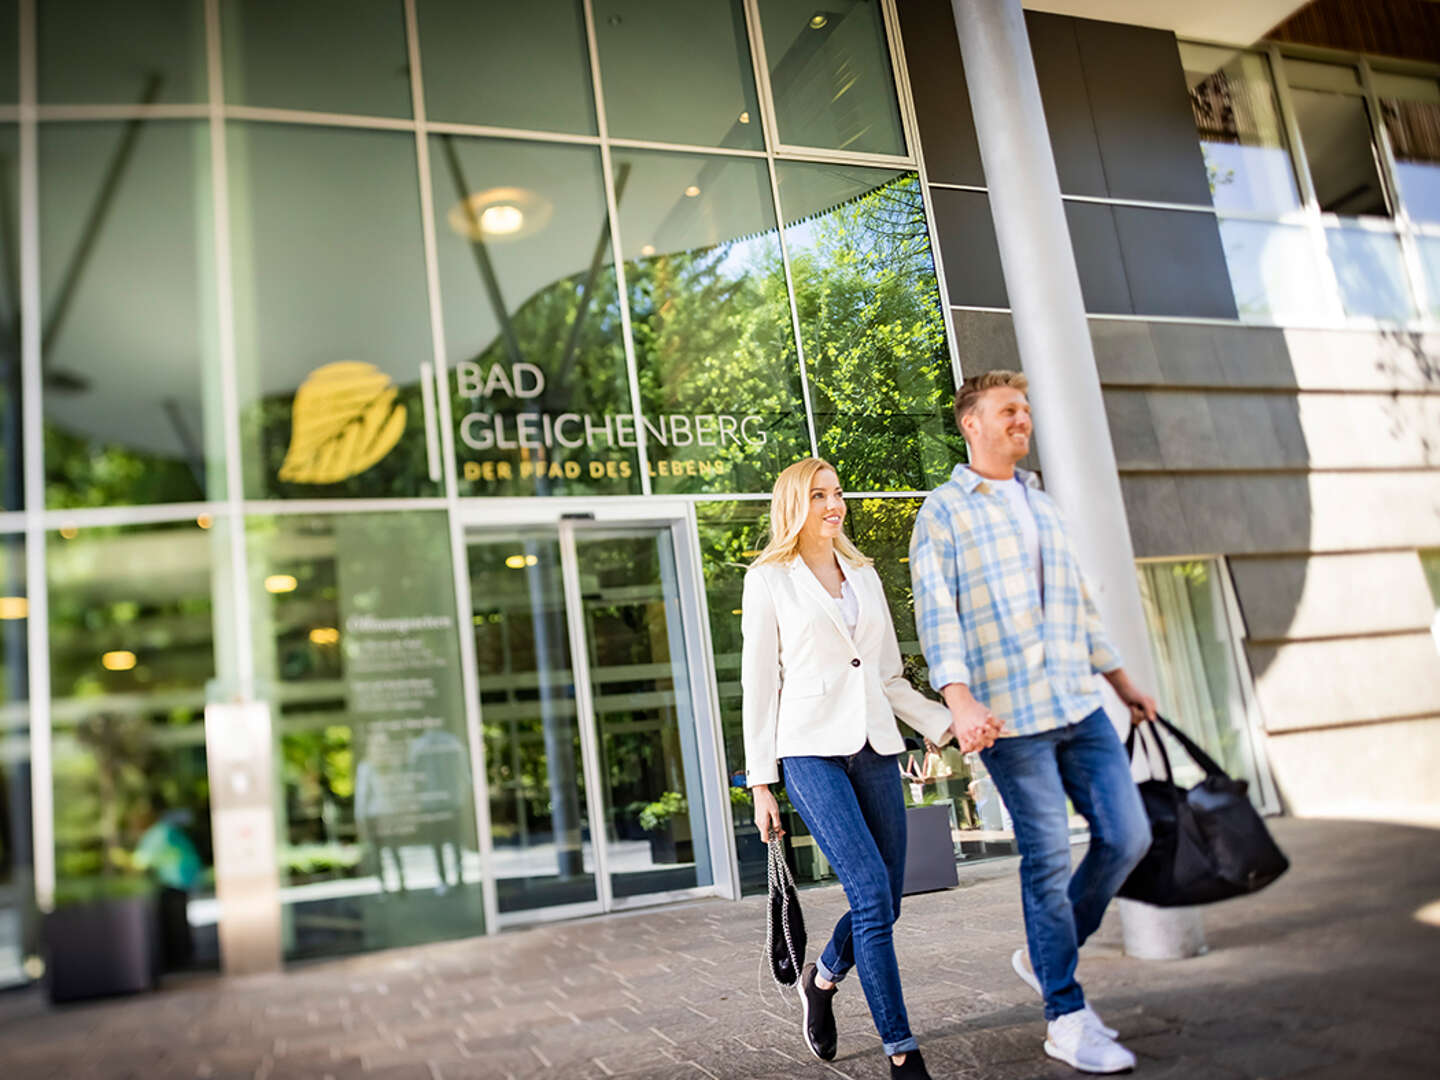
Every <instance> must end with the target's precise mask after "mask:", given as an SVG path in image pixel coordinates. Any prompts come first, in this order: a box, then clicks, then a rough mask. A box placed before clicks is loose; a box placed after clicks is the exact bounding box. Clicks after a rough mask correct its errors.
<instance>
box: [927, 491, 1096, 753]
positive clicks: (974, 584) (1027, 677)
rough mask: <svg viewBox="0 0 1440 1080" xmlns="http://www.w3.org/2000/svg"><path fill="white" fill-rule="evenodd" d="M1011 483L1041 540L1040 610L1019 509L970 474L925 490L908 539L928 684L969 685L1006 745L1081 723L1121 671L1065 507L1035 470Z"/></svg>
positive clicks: (939, 687) (937, 685)
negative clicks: (1020, 491)
mask: <svg viewBox="0 0 1440 1080" xmlns="http://www.w3.org/2000/svg"><path fill="white" fill-rule="evenodd" d="M1015 475H1016V476H1017V477H1019V479H1020V481H1021V483H1023V484H1024V485H1025V486H1026V494H1027V496H1028V497H1029V503H1030V509H1031V511H1032V512H1033V513H1034V515H1035V525H1036V528H1037V529H1038V530H1039V533H1040V559H1041V565H1042V567H1043V570H1044V578H1043V581H1044V597H1043V606H1042V597H1041V586H1040V583H1039V582H1037V581H1036V580H1035V573H1034V569H1033V567H1032V565H1031V563H1030V560H1029V558H1028V557H1027V555H1026V553H1025V545H1024V542H1023V540H1022V537H1021V532H1020V522H1019V521H1018V520H1017V519H1016V517H1015V512H1014V511H1013V510H1012V509H1011V508H1010V505H1009V503H1008V502H1007V500H1006V498H1005V496H1004V495H1003V494H1001V493H1000V492H999V491H997V490H996V489H995V487H994V485H992V484H989V483H987V482H986V480H985V478H984V477H982V476H980V474H979V473H976V472H974V471H972V470H971V469H969V468H967V467H966V466H964V465H957V466H955V470H954V472H952V473H951V474H950V479H949V480H948V481H947V482H946V483H944V484H942V485H941V486H940V487H938V488H936V489H935V490H934V491H932V492H931V493H930V496H929V498H927V499H926V500H925V505H924V506H922V507H921V508H920V513H919V516H918V517H916V519H915V531H914V532H913V533H912V534H911V536H910V577H911V580H912V582H913V583H914V586H915V622H916V625H917V627H918V628H919V631H920V644H921V646H922V647H923V648H924V650H925V660H926V662H927V663H928V664H929V665H930V683H931V685H932V686H934V687H935V689H936V690H940V689H942V688H943V687H945V686H947V685H948V684H950V683H964V684H965V685H967V686H968V687H969V688H970V693H971V694H972V695H973V696H974V697H975V700H976V701H979V702H981V703H983V704H984V705H985V706H986V707H987V708H989V710H990V711H991V712H992V713H994V714H995V716H996V718H997V719H999V720H1002V721H1003V722H1004V724H1005V727H1004V730H1003V731H1002V732H1001V735H1002V736H1014V735H1035V734H1038V733H1040V732H1042V731H1049V730H1051V729H1053V728H1057V727H1060V726H1061V725H1063V724H1074V723H1078V722H1079V721H1081V720H1083V719H1084V718H1085V717H1087V716H1089V715H1090V714H1091V713H1092V712H1094V711H1095V710H1096V709H1098V708H1100V707H1101V697H1100V688H1099V686H1098V684H1097V683H1096V681H1095V673H1096V672H1097V671H1098V672H1106V671H1113V670H1114V669H1116V668H1118V667H1119V666H1120V656H1119V654H1118V653H1117V652H1116V651H1115V648H1114V646H1113V645H1111V643H1110V640H1109V638H1108V637H1106V635H1105V628H1104V626H1103V625H1102V624H1101V621H1100V613H1099V610H1098V609H1097V608H1096V607H1095V603H1094V600H1093V599H1092V597H1091V594H1090V591H1089V589H1088V587H1087V586H1086V584H1085V578H1084V575H1083V574H1082V573H1081V570H1080V564H1079V563H1078V562H1077V561H1076V559H1075V553H1074V551H1073V550H1072V548H1071V547H1070V541H1069V539H1068V538H1067V537H1066V535H1065V524H1064V521H1063V520H1062V519H1061V517H1060V511H1059V509H1058V508H1057V507H1056V505H1055V503H1054V501H1053V500H1052V499H1051V498H1050V496H1048V495H1046V494H1045V493H1044V492H1043V491H1041V490H1040V487H1039V484H1038V482H1037V481H1036V479H1035V476H1034V474H1033V473H1029V472H1026V471H1025V470H1023V469H1016V470H1015Z"/></svg>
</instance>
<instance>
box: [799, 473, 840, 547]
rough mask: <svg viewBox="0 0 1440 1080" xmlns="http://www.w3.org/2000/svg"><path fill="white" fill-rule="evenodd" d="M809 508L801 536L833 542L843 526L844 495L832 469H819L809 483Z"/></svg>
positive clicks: (838, 479)
mask: <svg viewBox="0 0 1440 1080" xmlns="http://www.w3.org/2000/svg"><path fill="white" fill-rule="evenodd" d="M808 498H809V504H808V506H809V508H808V510H807V512H806V514H805V527H804V528H803V529H802V530H801V534H802V535H803V536H805V537H807V538H809V539H816V540H821V539H823V540H833V539H835V537H837V536H839V535H840V531H841V526H842V525H844V524H845V493H844V492H843V491H842V490H841V489H840V478H839V477H838V476H836V475H835V470H834V469H821V470H820V471H819V472H817V473H816V474H815V478H814V479H813V480H811V481H810V493H809V496H808Z"/></svg>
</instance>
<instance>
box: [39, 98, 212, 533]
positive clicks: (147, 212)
mask: <svg viewBox="0 0 1440 1080" xmlns="http://www.w3.org/2000/svg"><path fill="white" fill-rule="evenodd" d="M39 139H40V186H41V190H42V191H43V192H44V197H43V198H42V199H41V200H40V290H41V302H42V308H43V312H44V321H43V323H42V326H41V348H42V353H43V355H42V360H41V365H42V374H41V379H42V389H43V398H44V406H45V474H46V488H47V490H46V501H47V503H48V505H50V506H103V505H116V504H126V503H159V502H186V501H191V500H196V499H204V498H206V497H209V498H221V497H223V496H224V465H223V461H224V448H223V444H222V442H221V439H222V429H223V421H222V419H221V416H220V413H219V389H218V387H219V364H218V359H217V349H216V341H217V334H216V329H215V319H214V313H215V287H214V280H215V276H214V260H215V255H214V247H213V242H212V239H211V235H212V227H211V221H212V217H211V213H212V212H211V202H210V168H209V162H210V131H209V127H208V125H205V124H200V123H193V122H190V121H173V120H172V121H145V120H134V121H129V122H126V123H94V124H52V125H46V126H44V127H42V128H41V131H40V136H39Z"/></svg>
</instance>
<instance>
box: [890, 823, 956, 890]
mask: <svg viewBox="0 0 1440 1080" xmlns="http://www.w3.org/2000/svg"><path fill="white" fill-rule="evenodd" d="M905 827H906V829H907V830H908V832H909V834H910V838H909V841H908V843H907V845H906V848H905V889H904V892H905V895H906V896H909V895H910V894H912V893H922V892H933V891H934V890H936V889H949V888H951V887H953V886H955V885H957V884H959V881H960V879H959V877H958V876H957V875H956V873H955V844H954V842H953V841H952V840H951V838H950V807H949V806H948V805H947V804H945V803H936V804H935V805H933V806H912V807H910V808H909V809H908V810H906V811H905Z"/></svg>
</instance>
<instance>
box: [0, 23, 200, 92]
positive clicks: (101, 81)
mask: <svg viewBox="0 0 1440 1080" xmlns="http://www.w3.org/2000/svg"><path fill="white" fill-rule="evenodd" d="M4 8H6V9H9V18H10V19H12V20H13V18H14V15H13V11H14V6H13V5H10V4H7V5H4ZM6 14H7V12H6V11H5V10H3V9H0V17H3V16H5V15H6ZM35 16H36V23H37V26H36V45H37V50H38V52H39V58H38V60H39V93H40V101H41V102H42V103H43V104H47V105H49V104H57V105H100V104H104V105H139V104H142V103H143V104H150V103H154V102H164V103H186V102H197V101H205V100H207V99H208V98H209V96H210V94H209V90H208V87H207V75H206V68H205V4H204V2H203V0H149V2H148V3H144V4H117V3H115V0H41V2H38V3H36V4H35ZM3 70H4V69H3V68H0V71H3ZM6 93H13V91H12V90H11V89H10V88H9V87H6ZM7 100H11V101H13V100H14V98H13V97H12V98H8V99H7Z"/></svg>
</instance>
